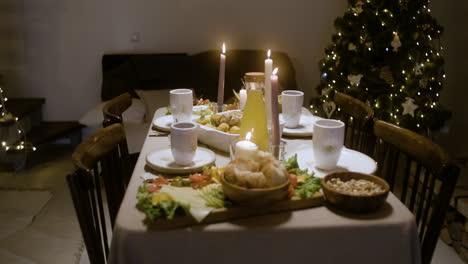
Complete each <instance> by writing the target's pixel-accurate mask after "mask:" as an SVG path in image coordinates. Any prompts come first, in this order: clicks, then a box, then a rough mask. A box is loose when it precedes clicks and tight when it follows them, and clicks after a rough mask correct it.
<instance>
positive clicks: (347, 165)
mask: <svg viewBox="0 0 468 264" xmlns="http://www.w3.org/2000/svg"><path fill="white" fill-rule="evenodd" d="M296 153H297V163H298V164H299V168H301V169H308V170H309V171H313V172H315V177H319V178H323V177H325V176H326V175H327V174H329V173H332V172H337V171H353V172H360V173H366V174H373V173H375V171H376V170H377V163H376V162H375V160H373V159H372V158H370V157H369V156H367V155H365V154H363V153H361V152H358V151H355V150H351V149H348V148H345V147H343V150H342V152H341V155H340V159H339V160H338V164H337V165H338V167H337V168H336V169H334V170H329V171H327V170H322V169H319V168H316V167H315V165H314V163H315V161H314V150H313V148H312V144H310V145H301V146H299V147H298V148H297V149H296V150H295V151H288V153H287V154H286V159H288V158H290V157H291V156H293V155H294V154H296Z"/></svg>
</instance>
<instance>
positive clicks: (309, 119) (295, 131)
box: [279, 114, 323, 137]
mask: <svg viewBox="0 0 468 264" xmlns="http://www.w3.org/2000/svg"><path fill="white" fill-rule="evenodd" d="M279 118H280V119H283V116H282V114H280V117H279ZM320 119H323V118H321V117H318V116H313V115H312V116H311V115H301V121H299V126H298V127H296V128H287V127H284V128H283V135H284V136H293V137H310V136H312V133H313V132H314V122H315V121H317V120H320Z"/></svg>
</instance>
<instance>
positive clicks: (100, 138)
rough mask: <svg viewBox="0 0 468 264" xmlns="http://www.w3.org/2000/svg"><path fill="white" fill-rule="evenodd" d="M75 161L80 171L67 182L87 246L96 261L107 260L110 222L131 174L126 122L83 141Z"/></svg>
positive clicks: (93, 260) (113, 219) (105, 129)
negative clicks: (125, 128)
mask: <svg viewBox="0 0 468 264" xmlns="http://www.w3.org/2000/svg"><path fill="white" fill-rule="evenodd" d="M72 160H73V162H74V164H75V166H76V167H77V170H76V171H75V173H73V174H71V175H68V177H67V181H68V184H69V187H70V191H71V195H72V199H73V204H74V206H75V210H76V214H77V217H78V221H79V223H80V228H81V232H82V234H83V239H84V241H85V245H86V249H87V251H88V255H89V258H90V261H91V263H92V264H95V263H105V260H106V259H107V256H108V251H109V243H108V233H110V232H111V230H112V228H109V223H110V227H113V226H114V222H115V218H116V216H117V212H118V209H119V207H120V203H121V202H122V199H123V196H124V193H125V190H126V187H127V184H128V180H129V178H130V173H131V171H130V160H129V155H128V149H127V142H126V139H125V132H124V130H123V127H122V125H121V124H113V125H110V126H108V127H105V128H102V129H101V130H99V131H98V132H97V133H95V134H94V135H92V136H91V137H89V138H88V139H86V140H85V141H83V142H82V143H81V144H80V145H78V147H77V148H76V149H75V151H74V152H73V154H72ZM104 193H105V196H104V195H103V194H104ZM106 201H107V202H106ZM106 207H107V210H106Z"/></svg>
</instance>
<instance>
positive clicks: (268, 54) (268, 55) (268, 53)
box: [267, 50, 271, 59]
mask: <svg viewBox="0 0 468 264" xmlns="http://www.w3.org/2000/svg"><path fill="white" fill-rule="evenodd" d="M270 55H271V50H268V52H267V57H268V59H269V58H270Z"/></svg>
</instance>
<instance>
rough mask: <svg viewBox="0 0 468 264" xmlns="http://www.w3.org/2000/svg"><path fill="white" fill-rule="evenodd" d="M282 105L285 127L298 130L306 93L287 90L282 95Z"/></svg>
mask: <svg viewBox="0 0 468 264" xmlns="http://www.w3.org/2000/svg"><path fill="white" fill-rule="evenodd" d="M281 102H282V103H281V104H282V107H283V119H284V121H285V123H284V126H285V127H287V128H296V127H297V126H299V122H300V121H301V112H302V104H303V103H304V93H303V92H301V91H296V90H286V91H283V92H282V93H281Z"/></svg>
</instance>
